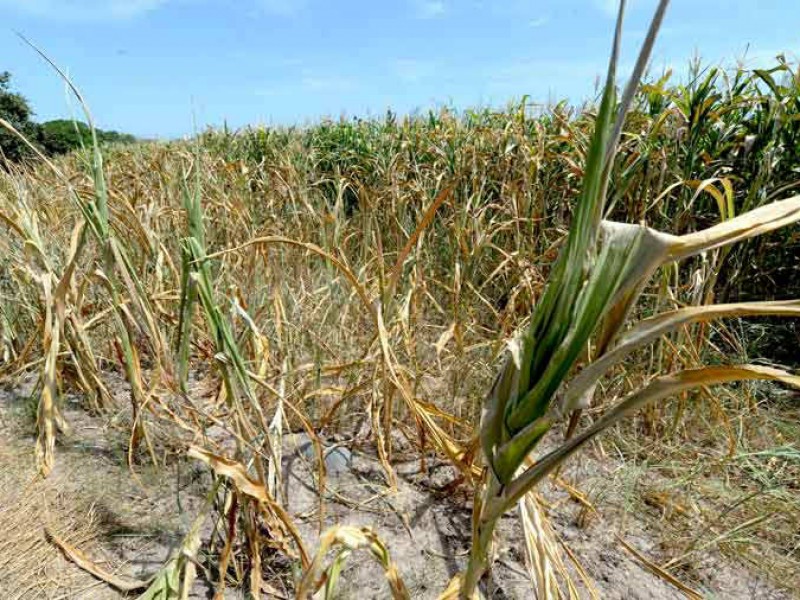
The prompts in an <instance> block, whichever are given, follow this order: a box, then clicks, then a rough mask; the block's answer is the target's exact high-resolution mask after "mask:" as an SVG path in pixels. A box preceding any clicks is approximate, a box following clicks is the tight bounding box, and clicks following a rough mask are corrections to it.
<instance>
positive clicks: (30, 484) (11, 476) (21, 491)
mask: <svg viewBox="0 0 800 600" xmlns="http://www.w3.org/2000/svg"><path fill="white" fill-rule="evenodd" d="M33 383H34V381H33V380H32V379H29V380H27V381H26V382H25V383H24V384H22V385H16V386H14V387H8V386H6V387H5V388H0V528H3V530H4V532H5V533H6V535H5V538H4V539H3V540H2V541H0V589H3V590H5V591H6V594H7V595H5V596H4V597H7V598H11V599H27V598H50V599H56V598H64V599H66V598H78V599H89V598H92V599H94V598H97V599H101V600H104V599H106V598H109V599H111V598H120V597H123V596H122V595H121V594H119V593H117V592H115V591H114V590H112V589H110V588H109V587H108V586H107V585H105V584H103V583H102V582H98V581H97V580H96V579H94V578H93V577H92V576H91V575H89V574H87V573H85V572H83V571H81V570H80V569H79V568H77V567H76V566H75V565H73V564H72V563H70V562H68V561H66V560H65V559H64V558H63V556H62V555H61V553H60V552H59V551H58V550H57V549H56V548H55V547H54V546H53V545H52V544H50V543H48V542H47V540H46V539H45V536H44V530H43V528H44V525H45V524H49V526H50V527H52V528H53V529H54V530H56V531H58V532H59V533H60V535H63V536H64V537H65V538H66V539H68V541H69V542H70V543H72V544H74V545H76V546H77V547H79V548H80V549H81V550H82V551H84V552H85V553H86V554H87V555H89V556H90V557H91V558H92V559H93V560H95V561H96V562H98V563H100V564H102V565H103V566H104V567H105V568H106V569H107V570H109V571H112V572H114V573H116V574H118V575H120V576H124V577H133V578H146V577H148V576H149V575H151V574H153V573H154V572H155V571H156V570H157V569H158V568H159V567H160V566H161V564H162V563H163V562H164V561H165V560H166V559H167V558H168V557H169V555H170V553H171V552H172V551H173V550H174V549H175V547H176V546H177V545H178V544H179V543H180V540H181V539H182V537H183V532H184V531H185V530H186V528H187V527H188V520H189V519H190V518H191V515H193V514H194V512H195V510H196V508H197V507H198V506H199V505H200V503H201V498H202V494H203V492H204V491H205V489H207V488H206V486H207V485H208V481H209V480H208V477H207V475H206V474H205V472H204V468H203V467H202V466H201V465H198V464H189V463H186V462H184V461H171V464H172V466H171V467H170V468H168V469H162V470H160V471H156V470H154V469H153V468H148V467H144V466H143V467H140V468H139V469H138V470H137V473H138V477H137V478H133V477H131V475H130V472H129V471H128V469H127V467H126V466H125V460H124V448H125V443H126V439H125V436H124V435H123V433H122V432H121V431H120V430H118V429H117V428H115V427H113V426H110V425H109V424H108V420H107V419H101V418H98V417H92V416H90V415H88V414H87V413H86V412H84V411H83V410H81V409H80V408H79V407H78V406H77V404H76V403H75V399H74V398H72V399H70V398H67V402H66V403H65V410H64V413H65V417H66V419H67V421H68V422H69V423H70V425H71V427H72V431H71V432H70V433H69V434H68V435H63V436H61V437H60V439H59V445H58V448H57V458H56V467H55V469H54V471H53V473H52V475H51V476H50V477H49V478H48V479H47V480H45V481H41V480H36V478H35V477H34V470H33V453H32V451H33V424H32V418H31V412H30V408H29V407H30V406H31V401H30V395H31V391H32V387H33ZM399 454H400V455H402V447H401V448H399ZM307 458H308V452H307V451H304V449H303V437H302V436H287V438H286V443H285V460H284V492H285V494H286V497H287V499H288V503H287V506H288V508H289V511H290V513H292V514H293V515H295V517H296V518H297V520H298V522H299V523H300V529H301V533H302V535H303V537H304V539H305V540H307V543H308V545H309V547H310V548H314V545H315V540H316V538H317V535H318V533H319V526H320V524H319V521H318V519H317V518H316V514H317V507H318V497H317V492H316V490H315V489H314V488H313V487H312V486H311V485H310V482H311V481H313V477H312V476H311V471H310V469H313V465H312V464H309V461H308V460H307ZM608 463H609V461H608V460H604V461H600V460H597V459H595V458H593V457H592V455H591V451H589V452H588V453H587V454H586V455H584V456H583V457H582V458H581V459H580V461H579V462H576V463H575V464H574V465H573V466H572V467H571V468H570V469H569V470H567V471H566V472H565V473H564V474H563V477H564V478H565V479H567V480H570V481H573V482H575V483H576V485H577V486H578V487H580V486H581V483H582V482H584V481H587V480H591V479H592V478H597V477H603V476H604V473H607V472H608V470H609V469H612V468H614V465H613V464H608ZM397 473H398V476H399V477H398V489H397V490H396V491H394V492H392V491H390V490H389V489H388V488H387V487H386V485H385V480H384V476H383V473H382V471H381V469H380V466H379V465H378V464H377V462H376V461H375V460H374V459H373V458H372V457H371V456H370V455H369V454H366V453H362V452H359V451H358V450H354V452H353V454H352V462H351V464H350V465H349V467H348V468H346V469H342V470H340V471H339V472H335V473H331V475H330V476H329V479H328V486H329V488H330V492H329V494H328V496H329V499H328V502H327V506H326V517H325V523H324V525H325V526H329V525H332V524H337V523H340V524H353V525H369V526H371V527H372V528H373V529H375V530H376V531H377V533H378V534H379V536H380V537H381V539H382V540H383V541H384V542H385V543H386V545H387V546H388V547H389V549H390V552H391V555H392V559H393V560H394V562H395V563H396V564H397V566H398V568H399V570H400V574H401V576H402V577H403V579H404V581H405V583H406V586H407V587H408V589H409V590H410V591H411V594H412V597H414V598H423V599H424V598H435V597H436V596H437V595H438V593H440V592H441V591H442V589H443V588H444V586H445V585H446V583H447V581H448V580H449V579H450V577H452V576H453V575H454V574H455V573H456V572H458V571H459V570H460V569H461V568H462V567H463V566H464V561H465V554H466V550H467V548H468V540H469V521H470V508H471V506H470V500H469V498H468V497H467V495H466V493H465V492H464V491H463V490H458V489H456V490H455V491H452V492H448V493H447V494H444V495H443V494H442V493H441V492H439V490H440V489H441V488H442V486H444V485H446V484H447V483H448V482H450V481H452V479H453V475H454V473H453V471H452V469H451V468H450V467H449V466H448V465H445V464H443V463H440V462H437V461H436V460H435V459H430V460H429V461H428V472H427V473H421V472H420V468H419V462H418V461H416V460H415V461H408V462H402V461H401V462H399V463H398V465H397ZM543 493H544V497H545V500H546V502H547V504H548V505H549V506H551V507H552V508H551V510H550V511H549V516H550V518H551V521H552V523H553V526H554V528H555V530H556V532H557V533H558V535H559V536H560V538H561V539H562V540H563V541H564V542H565V543H566V544H568V546H569V548H570V549H571V550H572V551H573V552H574V554H575V555H576V556H577V558H578V560H579V561H580V563H581V564H582V565H583V567H584V568H585V570H586V571H587V572H588V573H589V575H590V576H591V578H592V579H593V580H594V583H595V587H596V589H597V590H598V592H599V596H600V597H601V598H604V599H609V600H615V599H620V600H622V599H642V600H644V599H654V600H661V599H664V600H666V599H671V598H681V597H683V595H682V594H681V593H680V592H678V591H677V589H676V588H674V587H672V586H671V585H670V584H668V583H666V582H665V581H663V580H662V579H660V578H658V577H656V576H654V575H652V574H651V573H650V572H649V571H647V570H646V569H645V567H644V566H643V565H642V564H641V563H640V562H639V561H638V560H636V559H635V558H633V557H632V556H631V555H630V554H629V553H628V552H626V551H625V550H624V549H623V548H622V546H621V545H620V543H619V541H618V538H617V535H619V536H621V537H622V538H623V539H624V540H625V541H626V542H627V543H628V544H630V545H631V546H633V547H634V548H635V549H636V550H637V551H638V552H640V553H641V554H642V555H644V556H646V557H648V558H649V559H651V560H653V561H655V562H658V561H659V559H661V558H663V557H662V556H661V555H662V551H661V549H660V548H659V547H658V545H657V543H656V542H655V541H654V539H655V536H654V535H652V534H651V532H650V531H649V529H648V525H647V522H645V521H642V520H641V517H639V516H637V515H625V514H624V513H621V512H620V511H619V510H615V509H612V508H611V507H612V506H613V505H614V502H613V499H611V501H609V499H608V498H604V504H602V505H598V509H599V512H600V516H593V517H592V518H587V511H586V510H585V508H583V507H582V506H581V504H579V503H578V502H575V501H574V500H572V499H571V498H570V496H569V494H568V493H567V492H566V491H565V490H564V489H563V488H562V487H559V486H556V485H552V484H548V485H547V486H545V489H544V490H543ZM606 504H607V506H606ZM269 571H270V569H269V568H268V569H265V572H269ZM525 572H526V570H525V566H524V564H523V541H522V538H521V530H520V527H519V522H518V519H517V516H516V514H510V515H509V516H508V517H506V518H504V519H503V522H502V523H501V525H500V528H499V542H498V560H497V562H496V564H495V568H494V572H493V576H492V579H491V581H490V582H489V585H488V587H487V590H486V592H487V596H488V597H490V598H498V599H500V598H515V599H523V598H531V596H532V594H531V588H530V584H529V582H528V580H527V578H526V574H525ZM677 576H678V578H679V579H681V580H682V581H683V582H684V583H685V584H687V585H689V586H691V587H693V588H694V589H696V590H698V591H700V592H701V593H702V594H703V595H704V596H706V597H708V598H725V599H732V600H735V599H742V600H744V599H748V600H749V599H751V598H760V599H776V600H777V599H783V598H791V597H792V596H791V594H790V593H789V592H785V591H780V590H778V589H776V588H775V587H773V586H771V585H769V584H768V583H767V582H765V581H763V580H762V579H761V578H759V577H757V576H755V575H754V574H753V573H751V572H749V571H748V570H747V569H746V568H745V567H744V566H743V565H739V564H732V563H729V562H726V561H725V560H723V559H722V558H721V557H719V556H715V555H708V556H705V557H704V558H703V561H702V564H697V565H693V568H692V570H691V574H687V573H678V574H677ZM271 583H272V584H273V589H275V590H276V591H281V590H282V589H283V588H282V584H281V582H280V580H278V579H276V580H274V581H272V582H271ZM584 592H585V590H584ZM212 596H213V592H212V587H211V584H209V583H208V582H207V581H206V580H205V579H204V577H203V576H202V574H201V576H200V577H199V578H198V581H197V583H196V585H195V589H194V592H193V597H194V598H210V597H212ZM338 596H339V597H340V598H342V599H346V598H352V599H367V598H386V597H388V589H387V587H386V584H385V582H384V579H383V576H382V574H381V571H380V569H379V568H378V567H377V566H376V565H375V564H374V563H373V562H372V561H371V560H370V559H369V558H368V557H367V556H366V555H361V554H355V555H353V556H351V557H350V559H349V561H348V563H347V566H346V568H345V570H344V572H343V574H342V577H341V582H340V586H339V588H338ZM240 597H241V598H243V597H244V595H243V594H242V593H241V592H238V591H235V590H229V591H228V592H227V594H226V598H240ZM265 597H270V595H269V594H265ZM272 597H280V596H272ZM587 597H588V596H587Z"/></svg>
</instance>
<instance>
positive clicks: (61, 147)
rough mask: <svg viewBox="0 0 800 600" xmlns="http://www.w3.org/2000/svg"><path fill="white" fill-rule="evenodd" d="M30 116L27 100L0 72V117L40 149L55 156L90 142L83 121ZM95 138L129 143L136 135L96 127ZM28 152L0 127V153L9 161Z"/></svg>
mask: <svg viewBox="0 0 800 600" xmlns="http://www.w3.org/2000/svg"><path fill="white" fill-rule="evenodd" d="M33 115H34V113H33V110H32V109H31V107H30V104H29V103H28V100H27V99H26V98H25V97H24V96H22V95H21V94H19V93H17V92H13V91H11V74H10V73H8V72H0V119H3V120H5V121H7V122H8V123H9V124H10V125H11V126H12V127H13V128H14V129H16V130H17V131H18V132H20V133H21V134H23V135H24V136H25V137H26V138H27V139H28V140H29V141H30V142H31V143H33V144H35V145H36V146H38V147H39V149H40V150H42V152H44V153H45V154H48V155H50V156H55V155H57V154H66V153H67V152H71V151H72V150H76V149H78V148H81V147H84V146H89V145H91V143H92V134H91V130H90V129H89V126H88V125H87V124H86V123H82V122H80V121H71V120H68V119H57V120H55V121H47V122H45V123H36V122H35V121H33ZM97 140H98V142H100V143H101V144H110V143H125V144H130V143H133V142H135V141H136V138H135V137H134V136H132V135H129V134H126V133H119V132H117V131H103V130H100V129H98V130H97ZM31 154H32V151H31V149H30V147H29V146H28V145H27V144H26V143H25V142H23V141H22V140H21V139H20V138H19V136H17V135H15V134H14V133H12V132H11V131H9V130H8V129H7V128H6V127H0V155H2V156H4V157H5V158H6V159H7V160H10V161H11V162H19V161H21V160H23V159H24V158H27V157H29V156H31Z"/></svg>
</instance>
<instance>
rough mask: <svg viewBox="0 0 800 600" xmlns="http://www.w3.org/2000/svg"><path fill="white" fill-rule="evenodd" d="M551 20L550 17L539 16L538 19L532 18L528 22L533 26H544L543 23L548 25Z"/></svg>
mask: <svg viewBox="0 0 800 600" xmlns="http://www.w3.org/2000/svg"><path fill="white" fill-rule="evenodd" d="M549 22H550V17H537V18H536V19H531V20H530V21H529V22H528V25H530V26H531V27H542V26H543V25H547V24H548V23H549Z"/></svg>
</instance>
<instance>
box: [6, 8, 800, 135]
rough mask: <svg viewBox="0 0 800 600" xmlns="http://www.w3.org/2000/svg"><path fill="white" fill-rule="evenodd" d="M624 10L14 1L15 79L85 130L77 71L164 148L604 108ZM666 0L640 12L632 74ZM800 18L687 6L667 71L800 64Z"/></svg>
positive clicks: (132, 128) (9, 66) (666, 34)
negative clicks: (61, 74) (72, 96)
mask: <svg viewBox="0 0 800 600" xmlns="http://www.w3.org/2000/svg"><path fill="white" fill-rule="evenodd" d="M615 4H616V3H615V1H614V0H498V1H494V2H492V1H489V0H483V1H481V0H374V1H367V0H340V1H334V0H229V1H227V2H224V1H222V0H0V24H2V26H0V71H2V70H9V71H11V72H12V73H13V75H14V85H15V87H16V88H17V89H18V90H19V91H21V92H22V93H23V94H24V95H26V96H27V97H28V99H29V100H30V101H31V104H32V105H33V108H34V110H35V111H36V113H37V118H39V119H40V120H45V119H52V118H58V117H62V116H69V115H70V110H71V109H70V105H69V104H68V102H67V100H66V97H65V93H64V88H63V85H62V84H61V83H60V81H59V80H58V78H57V77H56V76H55V75H54V73H53V72H52V71H51V70H49V69H48V67H47V66H46V65H45V64H44V63H43V62H42V60H41V59H40V58H39V57H38V56H36V54H35V53H34V52H33V51H32V50H31V49H30V48H28V47H27V46H25V45H24V44H23V43H22V42H21V41H20V40H19V38H18V37H17V36H16V35H15V33H14V32H15V31H18V32H20V33H22V34H24V35H25V36H26V37H28V38H30V39H31V40H32V41H34V42H35V43H36V44H37V45H39V46H40V47H41V48H42V49H44V50H45V51H46V52H47V53H48V54H49V55H50V56H51V57H52V58H53V59H54V60H55V61H56V62H57V63H58V64H59V65H61V66H62V67H64V68H65V69H67V70H68V72H69V73H70V75H71V76H72V77H73V79H74V80H75V81H76V82H77V84H78V85H79V87H80V88H81V89H82V90H83V92H84V95H85V96H86V98H87V99H88V101H89V104H90V106H91V108H92V112H93V113H94V115H95V118H96V120H97V122H98V125H99V126H100V127H102V128H106V129H117V130H121V131H126V132H131V133H134V134H137V135H141V136H148V137H175V136H180V135H184V134H187V133H190V132H191V131H192V129H193V125H192V121H193V115H194V116H195V117H196V119H197V122H198V123H199V125H200V126H203V125H205V124H221V123H222V122H223V120H224V119H227V121H228V123H229V124H230V125H231V126H233V127H238V126H242V125H245V124H257V123H265V124H289V123H299V124H302V123H307V122H310V121H315V120H318V119H319V118H321V117H324V116H333V117H337V116H339V115H340V114H343V113H344V114H347V115H350V116H356V115H358V116H364V115H369V114H381V113H383V112H384V111H385V110H386V109H387V108H389V107H391V108H392V109H393V110H395V111H398V112H400V113H406V112H410V111H413V110H415V109H426V108H429V107H431V106H437V105H440V104H442V103H451V104H453V105H454V106H456V107H458V108H466V107H469V106H482V105H503V104H505V103H506V102H507V101H508V100H511V99H512V98H519V97H521V96H522V95H523V94H528V95H530V96H531V98H532V99H533V100H535V101H539V102H547V101H549V100H554V99H560V98H562V97H566V98H569V99H571V100H572V101H575V102H580V101H581V100H583V99H585V98H587V97H589V96H590V95H591V94H592V93H593V90H594V86H595V83H596V81H597V77H598V76H599V75H600V74H601V73H602V72H603V71H604V69H605V62H606V58H607V56H608V49H609V44H610V36H611V31H612V28H613V23H614V10H615V8H614V7H615ZM655 4H656V2H655V0H631V1H629V9H628V17H627V19H626V35H625V38H624V42H623V66H624V65H630V64H631V63H632V61H633V59H634V55H635V53H636V51H637V49H638V44H639V43H640V41H641V39H642V37H643V35H644V32H645V29H646V26H647V22H648V20H649V17H650V15H651V13H652V11H653V9H654V7H655ZM798 32H800V3H796V2H794V1H790V0H673V2H672V5H671V8H670V11H669V13H668V15H667V18H666V21H665V23H664V29H663V32H662V35H661V37H660V39H659V42H658V45H657V47H656V50H655V54H654V59H653V67H654V68H655V69H661V68H663V67H664V66H665V65H672V66H674V67H675V69H676V73H679V72H681V71H685V65H686V64H687V62H688V60H689V59H690V58H691V57H692V56H693V55H694V54H695V53H699V54H700V55H701V56H702V57H703V58H705V59H706V60H709V61H715V62H720V61H724V62H726V63H727V64H732V63H734V62H735V61H736V59H737V58H741V57H743V56H745V51H747V54H746V55H747V61H746V63H747V64H748V65H751V66H752V65H757V64H765V63H766V62H767V61H768V59H769V58H770V57H772V56H774V55H775V54H777V53H779V52H787V53H788V54H789V55H790V56H794V55H795V52H797V51H798V50H800V33H798Z"/></svg>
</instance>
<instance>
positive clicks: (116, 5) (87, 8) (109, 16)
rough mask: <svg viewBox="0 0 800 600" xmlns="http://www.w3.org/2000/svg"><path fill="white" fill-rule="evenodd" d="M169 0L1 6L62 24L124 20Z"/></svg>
mask: <svg viewBox="0 0 800 600" xmlns="http://www.w3.org/2000/svg"><path fill="white" fill-rule="evenodd" d="M167 1H168V0H0V7H2V8H9V9H12V10H16V11H17V12H20V13H26V14H29V15H33V16H36V17H43V18H48V19H53V20H59V21H117V20H119V21H123V20H126V19H131V18H133V17H137V16H139V15H142V14H144V13H147V12H150V11H152V10H155V9H156V8H158V7H159V6H161V5H163V4H166V2H167Z"/></svg>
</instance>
